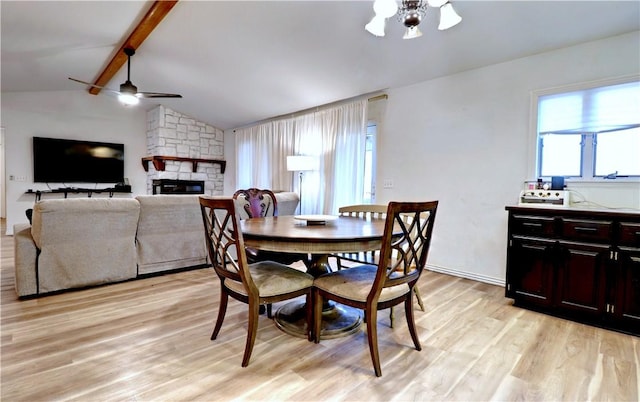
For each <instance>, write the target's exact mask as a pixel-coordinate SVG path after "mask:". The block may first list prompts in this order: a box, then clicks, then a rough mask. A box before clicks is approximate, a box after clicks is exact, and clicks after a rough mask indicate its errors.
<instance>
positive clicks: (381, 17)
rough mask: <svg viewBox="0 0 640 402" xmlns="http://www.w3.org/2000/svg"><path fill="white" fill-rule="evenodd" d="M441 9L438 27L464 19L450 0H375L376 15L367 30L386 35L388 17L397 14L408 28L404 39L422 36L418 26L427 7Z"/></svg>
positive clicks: (450, 24) (444, 26) (440, 28)
mask: <svg viewBox="0 0 640 402" xmlns="http://www.w3.org/2000/svg"><path fill="white" fill-rule="evenodd" d="M429 7H432V8H439V9H440V23H439V25H438V29H439V30H441V31H443V30H445V29H449V28H451V27H453V26H454V25H457V24H459V23H460V21H462V17H460V16H459V15H458V13H456V11H455V10H454V9H453V6H452V5H451V2H450V1H449V0H402V1H401V3H400V5H398V3H397V1H396V0H375V1H374V2H373V11H374V12H375V13H376V15H375V17H373V18H372V19H371V21H369V23H368V24H366V25H365V26H364V28H365V30H367V31H368V32H369V33H371V34H373V35H375V36H384V30H385V25H386V19H387V18H390V17H392V16H393V15H396V14H397V19H398V21H400V22H402V23H403V24H404V26H405V27H406V28H407V29H406V30H405V33H404V36H403V39H413V38H417V37H420V36H422V32H420V30H419V29H418V28H417V26H418V25H419V24H420V22H421V21H422V19H423V18H424V16H425V14H426V13H427V8H429Z"/></svg>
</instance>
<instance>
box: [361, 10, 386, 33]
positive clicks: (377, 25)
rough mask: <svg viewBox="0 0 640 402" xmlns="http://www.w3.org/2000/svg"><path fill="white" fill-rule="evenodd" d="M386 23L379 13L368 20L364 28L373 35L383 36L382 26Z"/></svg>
mask: <svg viewBox="0 0 640 402" xmlns="http://www.w3.org/2000/svg"><path fill="white" fill-rule="evenodd" d="M385 25H386V22H385V18H384V17H381V16H379V15H376V16H375V17H373V18H372V19H371V21H369V23H368V24H367V25H365V26H364V29H366V30H367V32H369V33H371V34H373V35H375V36H384V27H385Z"/></svg>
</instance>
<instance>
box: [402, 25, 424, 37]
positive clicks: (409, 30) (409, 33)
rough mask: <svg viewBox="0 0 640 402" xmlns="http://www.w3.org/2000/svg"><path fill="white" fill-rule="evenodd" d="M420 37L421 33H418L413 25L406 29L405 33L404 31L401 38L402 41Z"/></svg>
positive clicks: (418, 30) (416, 27)
mask: <svg viewBox="0 0 640 402" xmlns="http://www.w3.org/2000/svg"><path fill="white" fill-rule="evenodd" d="M421 36H422V32H420V29H418V26H417V25H414V26H412V27H407V29H406V31H404V36H403V37H402V39H414V38H419V37H421Z"/></svg>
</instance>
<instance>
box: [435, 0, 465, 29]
mask: <svg viewBox="0 0 640 402" xmlns="http://www.w3.org/2000/svg"><path fill="white" fill-rule="evenodd" d="M460 21H462V17H460V16H459V15H458V13H456V10H454V9H453V5H452V4H451V3H449V2H447V3H445V4H444V5H443V6H442V7H440V24H439V25H438V30H440V31H444V30H445V29H449V28H451V27H453V26H455V25H458V24H459V23H460Z"/></svg>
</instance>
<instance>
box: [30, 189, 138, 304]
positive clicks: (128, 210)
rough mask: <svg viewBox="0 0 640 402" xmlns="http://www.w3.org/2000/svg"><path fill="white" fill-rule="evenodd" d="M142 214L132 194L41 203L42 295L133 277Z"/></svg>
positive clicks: (36, 211)
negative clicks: (136, 236) (140, 215)
mask: <svg viewBox="0 0 640 402" xmlns="http://www.w3.org/2000/svg"><path fill="white" fill-rule="evenodd" d="M139 212H140V204H139V203H138V202H137V201H136V200H134V199H130V198H83V199H56V200H43V201H40V202H37V203H36V204H35V206H34V208H33V226H32V227H31V234H32V236H33V241H34V242H35V245H36V247H37V248H38V249H39V251H40V254H39V256H38V264H37V282H38V293H47V292H53V291H56V290H61V289H70V288H75V287H84V286H90V285H97V284H102V283H109V282H117V281H121V280H126V279H131V278H134V277H135V276H136V269H135V260H136V251H135V234H136V228H137V223H138V215H139Z"/></svg>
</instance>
